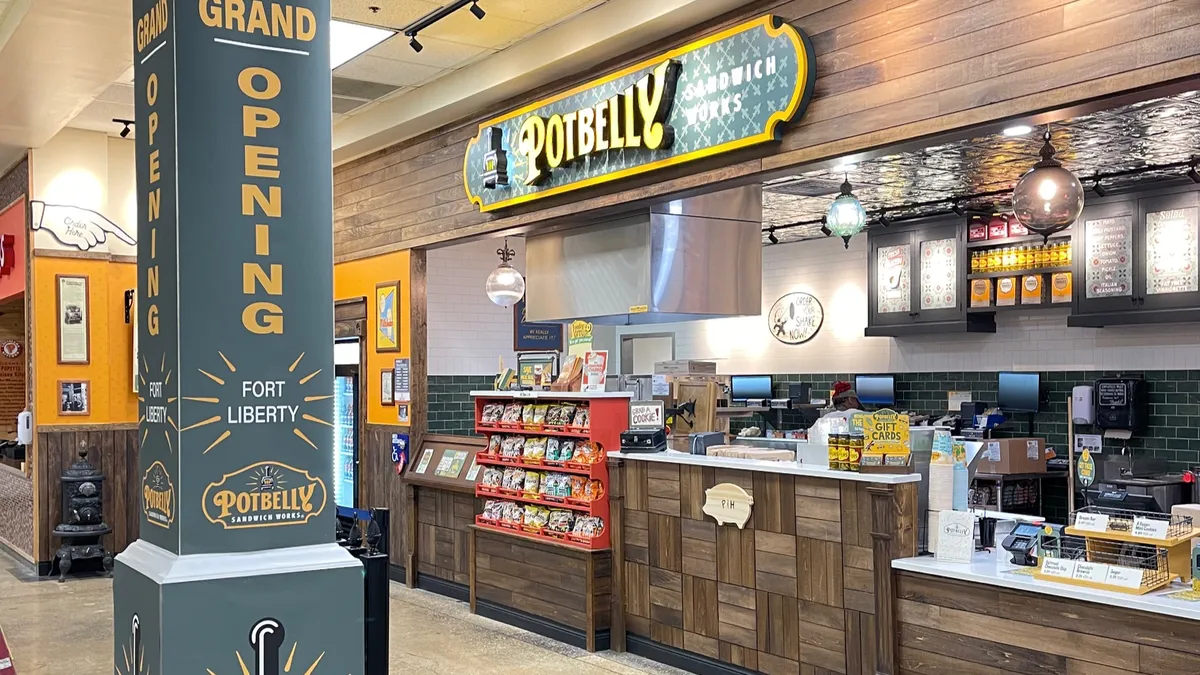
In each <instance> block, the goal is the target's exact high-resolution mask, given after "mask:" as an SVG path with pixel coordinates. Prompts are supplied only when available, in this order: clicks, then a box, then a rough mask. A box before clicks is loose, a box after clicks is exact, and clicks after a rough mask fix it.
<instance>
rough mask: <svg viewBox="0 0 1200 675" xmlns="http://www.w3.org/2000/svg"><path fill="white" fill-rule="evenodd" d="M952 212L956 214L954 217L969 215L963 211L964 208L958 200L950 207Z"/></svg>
mask: <svg viewBox="0 0 1200 675" xmlns="http://www.w3.org/2000/svg"><path fill="white" fill-rule="evenodd" d="M950 210H951V211H953V212H954V215H956V216H958V217H960V218H961V217H962V216H965V215H967V212H966V211H964V210H963V207H962V206H961V205H960V204H959V203H958V200H957V199H955V200H954V204H953V205H952V206H951V207H950Z"/></svg>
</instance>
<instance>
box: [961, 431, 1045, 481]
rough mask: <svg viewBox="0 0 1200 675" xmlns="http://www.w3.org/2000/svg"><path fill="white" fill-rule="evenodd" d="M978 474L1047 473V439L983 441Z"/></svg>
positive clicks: (995, 439) (994, 439)
mask: <svg viewBox="0 0 1200 675" xmlns="http://www.w3.org/2000/svg"><path fill="white" fill-rule="evenodd" d="M980 452H982V453H984V456H983V458H982V459H980V460H979V468H978V469H977V473H1002V474H1016V473H1046V439H1044V438H993V439H991V440H987V441H983V449H982V450H980Z"/></svg>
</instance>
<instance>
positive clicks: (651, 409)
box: [629, 401, 666, 429]
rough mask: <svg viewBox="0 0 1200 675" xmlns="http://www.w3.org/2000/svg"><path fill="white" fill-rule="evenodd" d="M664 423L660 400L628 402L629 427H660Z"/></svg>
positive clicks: (663, 411)
mask: <svg viewBox="0 0 1200 675" xmlns="http://www.w3.org/2000/svg"><path fill="white" fill-rule="evenodd" d="M665 424H666V411H665V409H664V406H663V402H662V401H633V402H632V403H630V404H629V428H631V429H661V428H663V426H664V425H665Z"/></svg>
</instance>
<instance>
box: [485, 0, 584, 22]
mask: <svg viewBox="0 0 1200 675" xmlns="http://www.w3.org/2000/svg"><path fill="white" fill-rule="evenodd" d="M605 1H606V0H555V1H554V2H546V1H545V0H479V6H480V7H482V8H483V9H484V11H486V12H487V18H491V17H493V16H499V17H503V18H505V19H515V20H517V21H523V22H525V23H532V24H537V25H540V26H544V25H547V24H553V23H558V22H559V21H561V20H562V19H564V18H566V17H568V16H570V15H572V14H574V13H576V12H579V11H582V10H584V9H591V8H592V7H596V6H599V5H603V4H604V2H605Z"/></svg>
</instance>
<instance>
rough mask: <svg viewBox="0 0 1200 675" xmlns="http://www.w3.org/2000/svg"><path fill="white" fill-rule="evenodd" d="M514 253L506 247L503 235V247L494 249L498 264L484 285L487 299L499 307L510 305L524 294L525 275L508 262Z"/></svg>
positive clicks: (506, 239)
mask: <svg viewBox="0 0 1200 675" xmlns="http://www.w3.org/2000/svg"><path fill="white" fill-rule="evenodd" d="M516 254H517V252H516V251H514V250H512V249H511V248H509V247H508V238H507V237H505V239H504V248H498V249H496V255H498V256H500V266H499V267H497V268H496V269H494V270H492V273H491V274H489V275H488V278H487V283H486V284H485V285H484V290H485V291H487V296H488V299H489V300H491V301H492V302H494V303H496V304H497V305H500V306H501V307H512V306H513V305H515V304H516V303H517V301H518V300H520V299H521V298H522V297H524V296H525V277H523V276H521V273H520V272H518V271H517V268H515V267H513V266H512V265H511V264H509V261H510V260H512V259H513V256H515V255H516Z"/></svg>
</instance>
